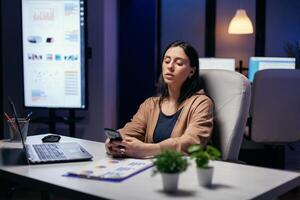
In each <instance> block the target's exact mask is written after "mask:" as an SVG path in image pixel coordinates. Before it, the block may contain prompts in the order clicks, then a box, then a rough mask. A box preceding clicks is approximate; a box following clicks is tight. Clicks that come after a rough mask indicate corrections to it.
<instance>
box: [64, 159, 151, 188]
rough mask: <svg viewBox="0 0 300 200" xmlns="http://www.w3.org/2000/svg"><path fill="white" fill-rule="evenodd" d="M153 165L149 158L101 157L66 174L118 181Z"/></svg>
mask: <svg viewBox="0 0 300 200" xmlns="http://www.w3.org/2000/svg"><path fill="white" fill-rule="evenodd" d="M152 166H153V161H152V160H151V159H133V158H125V159H114V158H103V159H101V160H98V161H96V162H93V163H91V164H88V165H86V166H84V167H82V168H79V169H78V170H74V171H70V172H68V173H67V174H65V175H66V176H73V177H80V178H87V179H96V180H105V181H115V182H120V181H123V180H125V179H127V178H129V177H132V176H133V175H136V174H138V173H140V172H142V171H144V170H146V169H148V168H150V167H152Z"/></svg>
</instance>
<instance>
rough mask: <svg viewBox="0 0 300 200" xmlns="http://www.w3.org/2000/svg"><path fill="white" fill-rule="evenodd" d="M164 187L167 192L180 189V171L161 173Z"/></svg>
mask: <svg viewBox="0 0 300 200" xmlns="http://www.w3.org/2000/svg"><path fill="white" fill-rule="evenodd" d="M161 177H162V181H163V188H164V191H165V192H176V191H177V189H178V179H179V173H174V174H169V173H161Z"/></svg>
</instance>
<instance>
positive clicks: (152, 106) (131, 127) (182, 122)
mask: <svg viewBox="0 0 300 200" xmlns="http://www.w3.org/2000/svg"><path fill="white" fill-rule="evenodd" d="M182 107H183V109H182V111H181V113H180V115H179V116H178V119H177V122H176V124H175V126H174V129H173V131H172V133H171V137H170V138H169V139H166V140H164V141H162V142H160V143H159V145H160V148H161V150H163V149H176V150H177V151H181V152H183V153H186V151H187V148H188V146H190V145H191V144H199V143H201V144H206V143H207V141H208V139H209V138H210V137H211V134H212V128H213V103H212V101H211V99H210V98H208V97H207V96H206V95H205V94H204V91H203V90H199V91H198V92H197V93H196V94H195V95H193V96H192V97H190V98H188V99H187V100H185V101H184V102H183V103H182V104H181V105H180V106H179V109H180V108H182ZM159 113H160V106H159V97H150V98H148V99H146V100H145V101H144V102H143V103H142V104H141V105H140V107H139V110H138V111H137V113H136V114H135V115H134V116H133V118H132V119H131V121H130V122H128V123H127V124H126V125H125V126H124V127H123V128H122V129H119V131H120V133H121V134H122V135H123V136H130V137H135V138H137V139H139V140H141V141H143V142H146V143H153V133H154V129H155V127H156V123H157V120H158V117H159Z"/></svg>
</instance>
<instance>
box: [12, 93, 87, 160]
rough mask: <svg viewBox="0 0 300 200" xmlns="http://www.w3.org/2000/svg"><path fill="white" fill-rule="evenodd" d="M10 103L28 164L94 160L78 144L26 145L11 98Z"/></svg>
mask: <svg viewBox="0 0 300 200" xmlns="http://www.w3.org/2000/svg"><path fill="white" fill-rule="evenodd" d="M8 101H9V104H10V107H11V110H12V112H13V117H14V118H15V120H16V124H17V128H18V133H19V134H20V136H21V143H22V146H23V151H24V153H25V156H26V159H27V161H28V164H29V163H31V164H45V163H56V162H72V161H87V160H91V159H92V158H93V156H92V155H91V154H90V153H88V152H87V151H86V150H85V149H84V148H83V147H82V146H80V145H79V144H78V143H76V142H70V143H42V144H25V142H24V138H23V136H22V134H21V128H20V123H19V121H18V115H17V112H16V109H15V106H14V103H13V102H12V100H11V99H10V98H9V97H8Z"/></svg>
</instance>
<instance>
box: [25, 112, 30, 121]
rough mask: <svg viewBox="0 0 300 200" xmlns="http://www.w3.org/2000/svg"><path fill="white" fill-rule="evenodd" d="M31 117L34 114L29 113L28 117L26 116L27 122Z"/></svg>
mask: <svg viewBox="0 0 300 200" xmlns="http://www.w3.org/2000/svg"><path fill="white" fill-rule="evenodd" d="M31 115H32V112H30V113H28V115H27V116H26V118H25V120H28V119H29V118H30V116H31Z"/></svg>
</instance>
